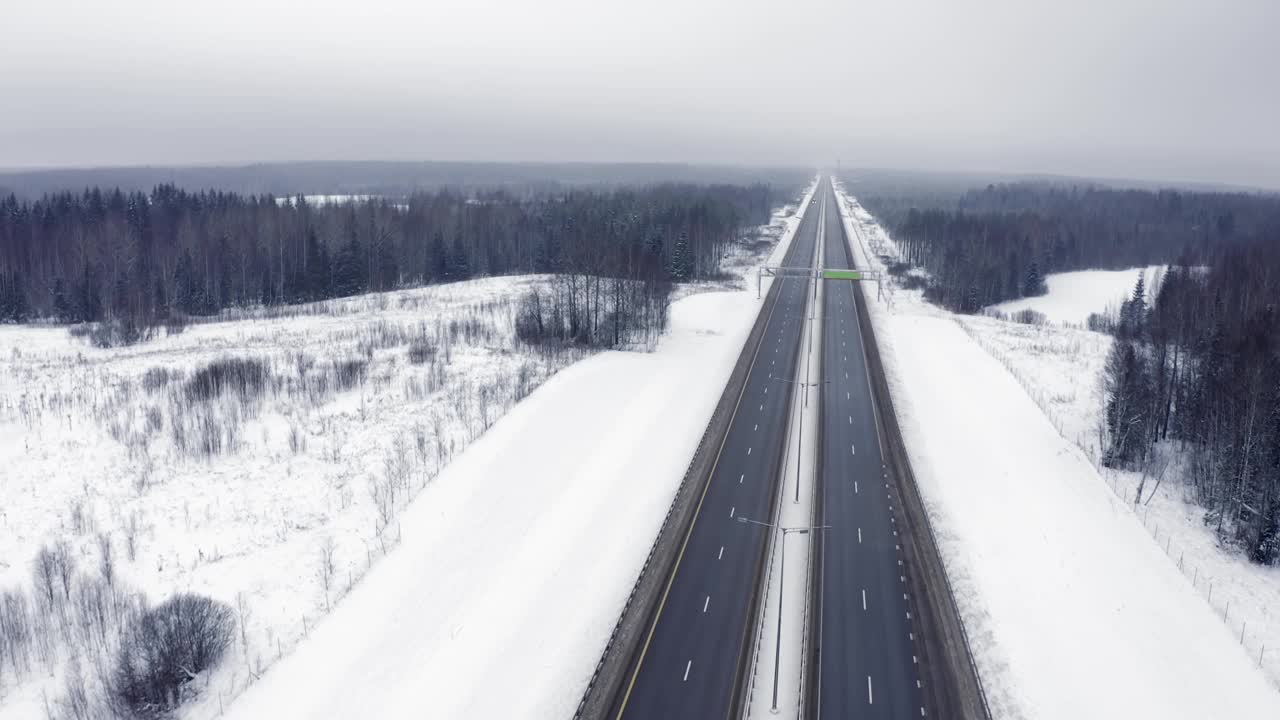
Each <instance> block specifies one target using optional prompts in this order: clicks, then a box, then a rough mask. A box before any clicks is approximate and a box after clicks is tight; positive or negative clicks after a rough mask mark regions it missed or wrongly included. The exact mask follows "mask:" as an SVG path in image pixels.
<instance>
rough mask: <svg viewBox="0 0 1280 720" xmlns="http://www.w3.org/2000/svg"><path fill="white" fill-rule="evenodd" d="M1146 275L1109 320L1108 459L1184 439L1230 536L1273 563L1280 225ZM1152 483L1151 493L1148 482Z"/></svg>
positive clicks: (1278, 474)
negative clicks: (1156, 276) (1151, 279)
mask: <svg viewBox="0 0 1280 720" xmlns="http://www.w3.org/2000/svg"><path fill="white" fill-rule="evenodd" d="M1269 238H1270V239H1269V240H1266V241H1262V240H1259V241H1258V242H1251V243H1246V244H1230V245H1223V246H1220V247H1218V248H1214V249H1212V250H1211V251H1210V252H1208V254H1207V255H1208V256H1207V257H1202V258H1201V259H1200V260H1198V261H1197V262H1199V263H1203V264H1193V263H1192V262H1190V261H1189V260H1188V258H1186V257H1184V258H1183V259H1182V260H1181V261H1179V262H1177V263H1175V264H1174V265H1172V266H1170V267H1169V269H1168V271H1167V272H1166V273H1164V275H1163V279H1162V280H1161V281H1160V282H1159V283H1158V286H1157V287H1155V288H1146V287H1145V286H1144V284H1143V281H1142V279H1141V278H1139V279H1138V281H1137V284H1136V285H1135V287H1134V292H1133V294H1132V296H1131V297H1130V299H1129V300H1127V301H1126V302H1125V303H1124V304H1123V305H1122V306H1121V311H1120V316H1119V318H1118V322H1116V323H1115V324H1114V326H1113V328H1112V333H1113V334H1114V336H1115V342H1114V343H1113V345H1112V348H1111V353H1110V355H1109V356H1108V359H1107V365H1106V369H1105V371H1104V386H1105V389H1106V398H1107V402H1106V410H1105V418H1104V420H1105V422H1104V428H1105V438H1104V448H1105V455H1104V462H1105V463H1106V464H1107V465H1109V466H1112V467H1120V468H1125V469H1131V470H1135V471H1137V472H1139V473H1141V476H1140V485H1139V489H1138V496H1137V497H1136V498H1135V501H1138V500H1140V498H1141V494H1142V491H1143V486H1144V485H1146V484H1147V483H1148V482H1155V483H1158V482H1160V479H1161V478H1163V476H1164V474H1165V472H1167V470H1168V467H1167V463H1168V462H1169V458H1168V456H1167V454H1165V453H1161V452H1160V451H1159V450H1158V446H1157V443H1158V442H1159V441H1176V442H1177V444H1178V446H1179V447H1181V448H1182V450H1183V453H1182V457H1183V458H1184V459H1185V462H1184V464H1183V479H1184V481H1185V482H1186V483H1187V485H1188V487H1189V489H1190V491H1191V493H1192V494H1193V495H1194V497H1195V499H1196V500H1197V501H1198V502H1199V503H1200V504H1202V505H1203V506H1204V507H1205V508H1207V509H1208V513H1207V515H1206V518H1205V522H1206V523H1207V524H1209V525H1210V527H1212V528H1213V529H1214V531H1215V532H1216V533H1217V535H1218V538H1219V540H1220V541H1222V542H1223V543H1225V544H1232V545H1236V546H1238V547H1240V548H1242V549H1243V550H1244V551H1245V553H1246V554H1247V555H1248V557H1249V558H1250V559H1251V560H1253V561H1255V562H1259V563H1265V564H1276V563H1277V562H1280V307H1278V304H1280V232H1275V233H1273V234H1272V235H1270V236H1269ZM1152 491H1154V490H1152Z"/></svg>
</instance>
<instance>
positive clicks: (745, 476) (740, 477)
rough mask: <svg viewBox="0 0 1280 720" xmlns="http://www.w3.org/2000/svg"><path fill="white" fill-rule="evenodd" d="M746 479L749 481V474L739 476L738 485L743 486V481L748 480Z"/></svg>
mask: <svg viewBox="0 0 1280 720" xmlns="http://www.w3.org/2000/svg"><path fill="white" fill-rule="evenodd" d="M746 479H747V474H746V473H742V474H741V475H739V476H738V484H739V485H741V484H742V481H743V480H746Z"/></svg>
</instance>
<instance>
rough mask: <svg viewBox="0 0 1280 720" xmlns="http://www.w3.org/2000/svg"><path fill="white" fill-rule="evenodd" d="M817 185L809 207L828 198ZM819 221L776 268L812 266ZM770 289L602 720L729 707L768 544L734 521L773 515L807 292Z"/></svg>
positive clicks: (809, 222)
mask: <svg viewBox="0 0 1280 720" xmlns="http://www.w3.org/2000/svg"><path fill="white" fill-rule="evenodd" d="M823 182H824V185H823V186H822V188H820V189H819V192H817V193H815V194H814V197H815V198H818V199H820V198H822V197H823V195H822V193H824V192H825V193H827V194H830V192H831V190H830V189H829V187H828V186H827V185H826V184H825V183H826V181H825V180H824V181H823ZM828 202H830V200H828ZM829 211H835V206H834V204H832V205H831V206H830V207H829ZM818 216H819V213H818V207H817V206H816V205H814V206H812V207H810V208H809V209H808V210H807V211H806V212H805V215H804V219H803V220H802V221H801V224H800V227H799V228H798V229H797V231H796V235H795V237H794V238H793V240H792V243H791V247H790V249H789V250H788V252H787V255H786V258H785V259H784V261H783V264H784V265H787V266H803V267H807V266H810V265H811V264H812V263H813V257H814V251H815V245H816V237H817V226H818ZM775 282H779V283H782V285H781V286H780V287H779V293H778V296H777V301H776V303H775V304H774V306H773V307H772V309H770V308H764V309H763V312H769V313H771V314H770V315H769V317H768V321H767V325H766V328H765V332H764V336H763V339H762V341H761V343H760V347H759V350H758V352H757V354H756V356H755V360H754V362H753V364H752V366H751V370H750V372H749V374H748V376H747V380H746V384H745V389H744V391H743V393H742V396H741V399H740V401H739V403H738V407H737V410H736V411H735V413H734V415H733V420H732V423H731V424H730V427H729V430H728V433H727V434H726V436H725V441H724V444H723V446H722V447H721V450H720V454H719V456H718V457H717V459H716V463H715V467H714V470H713V471H712V474H711V479H710V482H709V483H708V484H707V487H706V491H705V494H704V495H703V496H702V499H701V501H700V502H699V505H698V509H697V513H696V516H695V518H694V521H693V525H692V527H691V529H690V531H689V534H688V536H687V539H686V541H685V544H684V546H683V548H682V549H681V550H680V554H679V556H678V560H677V562H676V566H675V570H674V571H673V573H672V575H671V579H670V581H669V584H668V586H667V588H666V590H665V592H664V595H663V597H662V599H661V600H660V601H659V602H660V604H659V609H658V611H657V613H656V616H655V618H654V620H653V622H652V624H651V625H650V626H649V628H648V631H647V636H646V639H645V641H644V643H643V645H642V647H641V651H640V656H639V658H638V660H637V662H636V664H635V666H634V667H632V668H630V669H629V672H628V676H627V677H626V678H625V680H624V681H623V686H622V691H621V693H620V694H619V696H618V698H617V700H616V701H615V703H614V705H615V707H614V708H613V710H612V711H611V712H610V714H609V716H610V717H615V718H635V719H637V720H652V719H654V718H663V719H664V720H679V719H680V718H690V719H696V720H708V719H714V718H726V717H727V716H728V715H729V713H730V712H731V709H732V707H733V704H734V697H733V696H734V694H735V683H736V680H737V678H738V675H739V661H740V660H741V659H742V658H743V655H744V653H743V651H744V643H746V638H747V637H748V632H747V631H748V629H749V623H751V622H752V618H751V617H749V616H750V615H751V606H752V599H753V597H754V596H755V593H756V592H757V589H758V588H757V583H758V580H759V577H758V575H759V568H760V566H761V561H762V557H763V553H764V551H765V547H766V544H767V543H766V541H767V539H768V538H767V535H766V533H767V532H768V530H766V529H765V528H761V527H759V526H755V525H751V524H747V523H742V522H739V521H738V520H737V518H738V517H740V516H745V517H748V518H751V519H755V520H762V521H767V520H768V519H769V518H770V517H771V514H772V513H771V508H772V507H773V502H774V499H775V497H776V495H777V487H778V479H779V478H778V468H779V464H780V461H781V453H782V451H783V439H784V438H785V436H786V425H787V421H788V407H789V403H788V399H789V398H790V397H792V392H793V390H794V388H793V387H792V386H791V385H790V384H789V383H787V382H781V380H782V379H787V380H791V379H793V378H794V376H795V368H796V363H797V359H798V348H799V344H800V335H801V329H802V325H803V322H804V316H805V300H806V291H807V289H808V287H809V285H808V282H807V281H806V280H805V279H803V278H796V279H782V278H779V279H777V280H775Z"/></svg>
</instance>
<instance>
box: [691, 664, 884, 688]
mask: <svg viewBox="0 0 1280 720" xmlns="http://www.w3.org/2000/svg"><path fill="white" fill-rule="evenodd" d="M691 667H693V661H692V660H690V661H689V662H688V663H686V664H685V666H684V680H683V682H689V668H691ZM869 679H870V678H868V680H869ZM867 687H868V688H869V687H871V686H870V685H868V686H867Z"/></svg>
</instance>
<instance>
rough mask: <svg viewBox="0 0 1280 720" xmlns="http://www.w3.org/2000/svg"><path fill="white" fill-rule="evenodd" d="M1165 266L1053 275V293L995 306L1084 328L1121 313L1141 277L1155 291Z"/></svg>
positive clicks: (1047, 279) (1048, 279) (1048, 281)
mask: <svg viewBox="0 0 1280 720" xmlns="http://www.w3.org/2000/svg"><path fill="white" fill-rule="evenodd" d="M1164 270H1165V266H1164V265H1151V266H1149V267H1145V268H1132V269H1129V270H1079V271H1075V272H1065V273H1050V274H1048V275H1046V276H1045V283H1046V284H1048V286H1049V292H1048V293H1047V294H1045V295H1040V296H1038V297H1029V298H1022V299H1019V300H1008V301H1006V302H1002V303H999V304H997V305H992V306H991V307H990V308H988V309H990V310H996V311H999V312H1002V313H1004V314H1006V315H1013V314H1014V313H1016V312H1019V311H1022V310H1034V311H1036V312H1038V313H1042V314H1043V315H1044V316H1045V318H1046V319H1047V320H1048V321H1049V322H1051V323H1056V324H1060V325H1073V326H1075V327H1084V326H1085V323H1086V322H1087V321H1088V319H1089V315H1091V314H1092V313H1104V312H1108V311H1111V312H1118V311H1119V309H1120V303H1121V301H1123V300H1125V299H1127V298H1128V297H1129V296H1130V295H1132V294H1133V286H1134V284H1135V283H1137V282H1138V275H1139V274H1141V275H1142V276H1143V279H1144V281H1145V282H1146V286H1147V287H1149V288H1152V287H1155V286H1156V285H1155V282H1156V279H1157V278H1158V277H1159V276H1160V275H1162V274H1163V273H1164Z"/></svg>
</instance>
